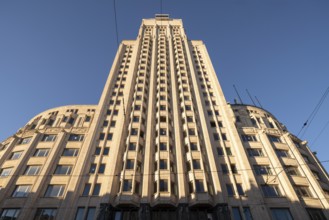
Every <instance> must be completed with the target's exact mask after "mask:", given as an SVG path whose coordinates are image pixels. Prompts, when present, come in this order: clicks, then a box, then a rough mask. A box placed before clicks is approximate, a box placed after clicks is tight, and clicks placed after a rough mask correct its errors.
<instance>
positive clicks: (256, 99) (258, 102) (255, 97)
mask: <svg viewBox="0 0 329 220" xmlns="http://www.w3.org/2000/svg"><path fill="white" fill-rule="evenodd" d="M255 99H256V101H257V102H258V104H259V106H260V107H261V108H263V106H262V104H260V101H259V100H258V98H257V96H255Z"/></svg>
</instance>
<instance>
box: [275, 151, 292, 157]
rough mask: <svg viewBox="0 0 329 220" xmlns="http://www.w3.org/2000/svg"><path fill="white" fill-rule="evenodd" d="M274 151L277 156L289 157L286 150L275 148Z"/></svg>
mask: <svg viewBox="0 0 329 220" xmlns="http://www.w3.org/2000/svg"><path fill="white" fill-rule="evenodd" d="M275 152H276V155H277V156H278V157H289V153H288V151H286V150H276V151H275Z"/></svg>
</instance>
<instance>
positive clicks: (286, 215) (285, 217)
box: [271, 208, 293, 220]
mask: <svg viewBox="0 0 329 220" xmlns="http://www.w3.org/2000/svg"><path fill="white" fill-rule="evenodd" d="M271 214H272V218H273V220H293V218H292V216H291V214H290V211H289V208H271Z"/></svg>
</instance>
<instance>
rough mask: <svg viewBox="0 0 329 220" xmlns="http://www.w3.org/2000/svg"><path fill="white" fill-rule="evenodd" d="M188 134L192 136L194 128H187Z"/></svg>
mask: <svg viewBox="0 0 329 220" xmlns="http://www.w3.org/2000/svg"><path fill="white" fill-rule="evenodd" d="M188 134H189V135H193V136H194V135H195V129H194V128H190V129H188Z"/></svg>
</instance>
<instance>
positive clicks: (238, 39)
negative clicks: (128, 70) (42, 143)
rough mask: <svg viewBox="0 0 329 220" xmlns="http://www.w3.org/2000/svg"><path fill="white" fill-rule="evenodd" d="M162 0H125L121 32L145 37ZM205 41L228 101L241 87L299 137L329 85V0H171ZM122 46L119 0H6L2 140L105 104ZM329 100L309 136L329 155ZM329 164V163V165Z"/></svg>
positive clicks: (322, 155)
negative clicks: (143, 28)
mask: <svg viewBox="0 0 329 220" xmlns="http://www.w3.org/2000/svg"><path fill="white" fill-rule="evenodd" d="M159 12H160V0H159V1H156V0H139V1H136V0H130V1H126V0H117V15H118V25H119V26H118V29H119V39H120V40H122V39H135V38H136V36H137V31H138V28H139V26H140V23H141V19H142V18H151V17H154V14H155V13H159ZM163 12H164V13H169V14H170V15H171V17H173V18H182V19H183V22H184V26H185V29H186V32H187V35H188V37H189V38H190V39H195V40H197V39H201V40H203V41H204V42H205V44H206V45H207V48H208V51H209V54H210V57H211V59H212V62H213V65H214V67H215V70H216V72H217V75H218V78H219V80H220V83H221V86H222V87H223V90H224V93H225V96H226V98H227V100H228V101H230V102H233V99H234V98H235V97H236V95H235V93H234V90H233V87H232V85H233V84H235V85H236V86H237V87H238V89H239V90H240V93H241V96H242V98H243V100H244V102H247V103H248V102H249V103H251V102H250V101H249V99H248V96H247V94H246V92H245V89H246V88H247V89H248V90H249V91H250V93H251V94H252V95H253V96H254V95H256V96H257V97H258V99H259V100H260V102H261V104H262V105H263V107H264V108H266V109H267V110H268V111H270V112H271V113H273V114H274V115H275V116H276V117H277V118H278V119H279V120H280V121H281V122H282V123H284V124H285V125H286V126H287V127H288V129H289V130H290V131H291V132H292V133H295V134H297V133H298V131H299V130H300V128H301V126H302V124H303V123H304V122H305V120H306V119H307V118H308V116H309V115H310V113H311V112H312V111H313V109H314V107H315V106H316V104H317V103H318V101H319V99H320V98H321V95H322V94H323V92H324V91H325V90H326V88H327V87H328V86H329V13H328V12H329V2H328V1H325V0H313V1H311V0H309V1H306V0H298V1H297V0H290V1H287V0H259V1H256V0H249V1H246V0H226V1H212V0H205V1H200V0H198V1H196V0H179V1H174V0H163ZM116 50H117V45H116V37H115V24H114V12H113V1H112V0H107V1H105V0H98V1H91V0H88V1H87V0H79V1H66V0H56V1H41V0H40V1H33V0H30V1H25V0H24V1H8V0H7V1H5V0H3V1H0V82H1V86H0V100H1V108H0V140H3V139H5V138H6V137H8V136H10V135H12V134H13V133H15V131H17V130H18V129H19V128H20V127H22V126H23V125H25V123H26V122H27V121H29V120H30V119H31V118H32V117H33V116H35V115H36V114H38V113H40V112H42V111H44V110H46V109H49V108H53V107H57V106H62V105H69V104H96V103H97V102H98V100H99V97H100V94H101V91H102V89H103V86H104V84H105V80H106V78H107V74H108V72H109V70H110V67H111V65H112V62H113V58H114V55H115V53H116ZM328 113H329V97H328V99H326V100H325V102H324V103H323V106H322V108H321V109H320V110H319V112H318V114H317V116H316V118H315V119H314V121H313V122H312V124H311V126H310V127H309V129H308V130H307V132H306V133H305V135H304V137H303V139H306V140H309V143H311V145H310V147H311V149H312V150H314V151H317V152H318V156H319V159H320V160H328V159H329V146H328V144H327V138H328V136H329V126H328V128H327V129H325V130H324V132H323V133H322V135H321V136H320V137H319V138H318V139H317V141H316V142H315V143H314V144H312V143H313V142H314V140H315V138H316V136H317V135H318V134H319V133H320V131H321V129H322V128H323V127H324V126H325V124H326V123H327V122H328V121H329V114H328ZM324 166H325V167H326V168H327V170H329V169H328V168H329V163H325V164H324Z"/></svg>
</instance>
